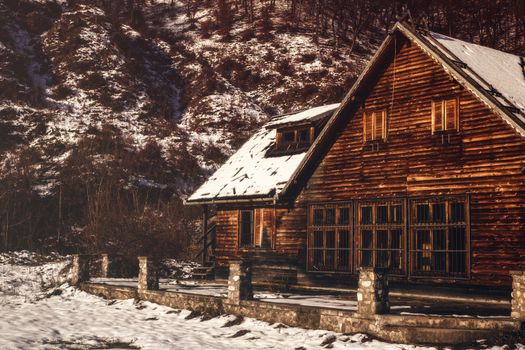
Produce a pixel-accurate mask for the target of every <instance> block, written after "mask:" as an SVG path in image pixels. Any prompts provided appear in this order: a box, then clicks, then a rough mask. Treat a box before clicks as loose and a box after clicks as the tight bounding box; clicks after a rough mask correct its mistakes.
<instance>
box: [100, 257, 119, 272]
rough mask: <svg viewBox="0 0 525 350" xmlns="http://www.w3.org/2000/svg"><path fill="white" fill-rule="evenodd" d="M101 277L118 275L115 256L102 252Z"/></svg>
mask: <svg viewBox="0 0 525 350" xmlns="http://www.w3.org/2000/svg"><path fill="white" fill-rule="evenodd" d="M100 277H103V278H109V277H116V271H115V261H114V257H113V256H110V255H109V254H102V255H101V259H100Z"/></svg>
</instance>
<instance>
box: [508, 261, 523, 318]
mask: <svg viewBox="0 0 525 350" xmlns="http://www.w3.org/2000/svg"><path fill="white" fill-rule="evenodd" d="M510 275H511V277H512V302H511V304H512V310H511V314H510V316H511V317H512V318H514V319H516V320H519V321H525V271H510Z"/></svg>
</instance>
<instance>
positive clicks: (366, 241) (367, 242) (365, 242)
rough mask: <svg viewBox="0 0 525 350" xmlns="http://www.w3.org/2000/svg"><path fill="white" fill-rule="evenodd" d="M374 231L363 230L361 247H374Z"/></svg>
mask: <svg viewBox="0 0 525 350" xmlns="http://www.w3.org/2000/svg"><path fill="white" fill-rule="evenodd" d="M372 242H373V241H372V231H370V230H363V231H362V232H361V248H363V249H372Z"/></svg>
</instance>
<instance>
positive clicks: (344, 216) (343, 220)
mask: <svg viewBox="0 0 525 350" xmlns="http://www.w3.org/2000/svg"><path fill="white" fill-rule="evenodd" d="M349 224H350V208H339V225H349Z"/></svg>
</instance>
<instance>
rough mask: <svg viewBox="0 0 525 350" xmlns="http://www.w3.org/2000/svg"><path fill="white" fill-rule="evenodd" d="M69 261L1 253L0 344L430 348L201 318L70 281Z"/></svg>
mask: <svg viewBox="0 0 525 350" xmlns="http://www.w3.org/2000/svg"><path fill="white" fill-rule="evenodd" d="M68 262H69V261H68V259H64V258H56V257H55V258H52V259H51V258H46V259H41V258H39V257H38V256H36V255H34V254H30V253H27V252H22V253H17V254H9V255H7V254H4V255H0V314H1V315H2V317H1V318H0V349H192V350H196V349H228V350H232V349H301V350H303V349H323V348H333V349H425V348H423V347H415V346H407V345H398V344H388V343H383V342H380V341H377V340H373V339H370V338H369V337H367V336H366V335H362V334H353V335H344V334H337V333H333V332H327V331H322V330H304V329H300V328H291V327H286V326H284V325H280V324H268V323H265V322H260V321H257V320H253V319H247V318H245V319H238V318H236V317H234V316H226V315H225V316H221V317H216V318H212V319H203V318H201V317H198V316H196V315H194V314H192V313H190V312H189V311H186V310H175V309H171V308H168V307H165V306H160V305H156V304H152V303H149V302H136V301H134V300H123V301H117V300H105V299H101V298H99V297H96V296H93V295H89V294H87V293H84V292H81V291H78V290H77V289H75V288H72V287H70V286H68V285H67V284H66V283H65V281H66V276H67V271H68Z"/></svg>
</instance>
